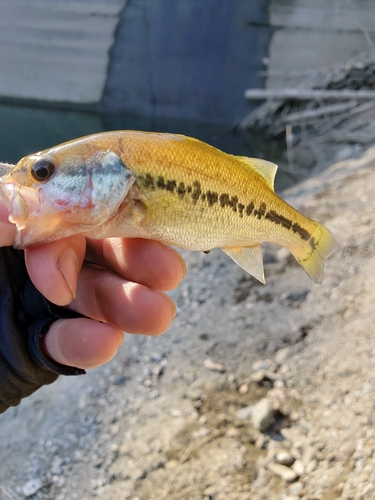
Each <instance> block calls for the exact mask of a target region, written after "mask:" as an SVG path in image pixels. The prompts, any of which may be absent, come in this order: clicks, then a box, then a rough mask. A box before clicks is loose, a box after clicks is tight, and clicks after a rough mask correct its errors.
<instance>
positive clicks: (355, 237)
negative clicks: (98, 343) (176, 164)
mask: <svg viewBox="0 0 375 500" xmlns="http://www.w3.org/2000/svg"><path fill="white" fill-rule="evenodd" d="M374 186H375V149H370V150H368V151H367V152H365V153H364V155H363V156H361V157H360V158H358V159H349V160H345V161H344V162H341V163H338V164H335V165H333V166H332V167H331V168H329V169H328V170H326V171H325V172H323V173H320V174H319V175H318V176H317V177H314V178H310V179H308V180H306V181H305V182H304V183H302V184H299V185H297V186H295V187H294V188H293V189H291V190H289V191H288V192H287V193H284V195H283V196H284V197H285V198H286V199H287V200H288V201H289V202H290V203H291V204H293V205H294V206H296V207H297V208H298V209H300V210H301V211H303V212H304V213H305V214H306V215H308V216H311V217H313V218H316V219H318V220H320V221H322V222H324V223H325V224H326V225H327V226H328V227H329V228H330V229H331V230H332V231H333V233H334V234H335V236H336V238H337V241H338V245H339V248H338V250H337V251H336V253H335V254H334V255H333V256H332V257H331V258H330V259H329V260H328V261H327V262H326V266H325V279H324V281H323V284H322V285H315V284H314V283H312V282H311V281H310V280H309V279H308V277H307V276H306V275H305V274H304V272H303V270H302V269H301V268H300V267H299V266H298V265H297V264H296V263H295V262H294V260H293V258H292V257H290V256H289V254H288V253H287V252H286V251H284V250H283V249H280V248H279V247H271V246H270V247H266V248H265V252H264V253H265V262H266V265H265V270H266V279H267V285H266V286H264V285H261V284H260V283H258V282H256V281H255V280H254V279H251V278H250V277H249V276H248V275H246V273H245V272H244V271H242V270H241V269H240V268H239V267H238V266H236V265H235V264H234V263H233V262H232V261H231V260H230V259H228V258H227V257H226V256H225V255H224V254H222V253H221V252H220V251H213V252H211V253H210V254H209V255H204V254H203V253H202V254H200V253H192V252H190V253H189V252H186V253H184V256H185V257H186V260H187V262H188V267H189V272H188V275H187V277H186V279H185V280H184V282H183V284H182V285H181V286H180V288H179V289H178V290H176V291H175V292H173V293H172V296H173V297H174V299H175V300H176V302H177V304H178V316H177V318H176V319H175V321H174V323H173V326H172V328H171V329H170V331H169V332H167V333H166V334H165V335H163V336H162V337H160V338H147V337H141V336H127V338H126V342H125V344H124V346H123V347H122V348H121V349H120V351H119V353H118V356H117V357H116V358H115V359H114V360H112V361H111V362H110V363H108V364H107V365H105V366H104V367H102V368H100V369H96V370H92V371H90V372H89V373H88V374H87V375H85V376H83V377H78V378H64V377H61V378H60V379H59V380H58V381H57V382H56V383H55V384H53V385H52V386H49V387H44V388H43V389H41V390H40V391H38V392H37V393H35V394H34V395H33V396H32V397H30V398H29V399H27V400H25V401H24V402H23V403H22V404H21V405H20V406H19V407H18V408H14V409H11V410H9V411H8V412H6V413H5V414H3V415H2V416H0V449H1V458H2V465H1V467H0V499H1V500H3V499H4V500H8V499H14V500H18V499H23V498H30V499H35V500H44V499H56V500H70V499H72V500H73V499H78V500H90V499H93V498H100V499H102V500H128V499H129V500H172V499H173V500H179V499H181V500H200V499H201V500H224V499H225V500H246V499H251V500H261V499H262V500H263V499H264V500H273V499H275V500H276V499H277V500H279V499H281V500H298V499H300V498H302V499H304V500H315V499H323V500H334V499H347V500H349V499H352V500H357V499H358V500H359V499H372V498H374V499H375V454H374V450H375V427H374V424H375V416H374V415H375V413H374V409H375V335H374V319H375V273H374V268H375V242H374V231H375V196H374Z"/></svg>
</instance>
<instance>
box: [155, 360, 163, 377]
mask: <svg viewBox="0 0 375 500" xmlns="http://www.w3.org/2000/svg"><path fill="white" fill-rule="evenodd" d="M163 371H164V366H163V365H162V363H157V364H156V365H154V366H153V367H152V375H153V376H154V377H156V378H159V377H160V376H161V375H162V374H163Z"/></svg>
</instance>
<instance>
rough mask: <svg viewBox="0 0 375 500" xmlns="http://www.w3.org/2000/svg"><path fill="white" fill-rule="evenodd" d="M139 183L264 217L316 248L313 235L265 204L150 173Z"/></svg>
mask: <svg viewBox="0 0 375 500" xmlns="http://www.w3.org/2000/svg"><path fill="white" fill-rule="evenodd" d="M137 181H138V183H139V184H140V185H141V186H142V187H144V188H146V189H151V190H154V189H164V190H166V191H169V192H171V193H174V192H176V193H177V194H178V195H179V196H180V197H182V198H183V197H184V196H185V195H186V194H189V195H190V196H191V199H192V202H193V203H194V204H196V203H197V202H198V200H199V199H201V200H202V201H203V202H207V204H208V206H209V207H212V206H213V205H214V204H215V203H219V205H220V206H221V207H222V208H225V207H230V208H231V209H232V210H233V211H234V212H237V213H238V215H239V216H240V217H243V216H244V214H245V215H247V216H250V215H253V216H254V217H257V218H258V219H259V220H261V219H262V218H263V217H264V218H265V219H267V220H269V221H270V222H273V223H275V224H280V225H281V226H282V227H284V228H285V229H288V230H292V231H293V232H294V233H296V234H298V235H299V236H300V237H301V239H302V240H304V241H309V240H310V245H311V247H312V248H314V245H315V241H314V239H313V238H311V234H310V233H309V232H308V231H307V230H306V229H304V228H303V227H301V226H300V225H299V224H298V223H297V222H295V223H293V221H292V220H290V219H288V218H287V217H284V216H283V215H281V214H278V213H277V212H275V211H274V210H269V211H267V206H266V204H265V203H261V204H260V205H259V207H257V208H256V207H255V205H254V202H252V201H251V202H250V203H248V204H247V205H244V204H242V203H239V201H238V197H237V196H230V195H229V194H228V193H221V194H220V195H219V193H215V192H214V191H206V192H205V193H204V192H202V187H201V184H200V182H198V181H194V182H193V183H192V184H191V185H185V183H184V182H177V181H176V180H174V179H167V180H165V179H164V177H163V176H162V175H159V176H157V177H156V178H155V177H153V176H152V175H151V174H149V173H148V174H145V175H139V176H138V178H137Z"/></svg>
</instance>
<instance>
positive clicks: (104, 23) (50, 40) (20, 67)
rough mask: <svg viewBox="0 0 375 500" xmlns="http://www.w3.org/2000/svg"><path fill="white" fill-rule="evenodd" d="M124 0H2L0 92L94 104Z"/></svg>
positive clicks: (100, 88) (9, 96)
mask: <svg viewBox="0 0 375 500" xmlns="http://www.w3.org/2000/svg"><path fill="white" fill-rule="evenodd" d="M125 3H126V0H90V1H86V0H53V1H51V0H33V1H30V0H17V1H14V0H1V2H0V96H2V97H6V98H16V99H17V98H18V99H35V100H39V101H63V102H64V101H65V102H70V103H81V104H82V103H95V102H98V101H99V100H100V98H101V95H102V92H103V87H104V84H105V81H106V75H107V66H108V59H109V55H108V54H109V49H110V47H111V46H112V45H113V41H114V30H115V28H116V25H117V23H118V16H119V13H120V12H121V10H122V8H123V7H124V5H125Z"/></svg>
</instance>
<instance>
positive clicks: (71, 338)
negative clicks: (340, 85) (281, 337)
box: [0, 202, 186, 369]
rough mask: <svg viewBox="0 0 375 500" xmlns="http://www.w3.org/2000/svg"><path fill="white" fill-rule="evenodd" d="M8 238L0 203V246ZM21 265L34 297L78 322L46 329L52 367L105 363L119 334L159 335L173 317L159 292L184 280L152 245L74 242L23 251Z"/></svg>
mask: <svg viewBox="0 0 375 500" xmlns="http://www.w3.org/2000/svg"><path fill="white" fill-rule="evenodd" d="M15 232H16V230H15V226H14V225H13V224H11V223H10V222H8V212H7V209H6V208H5V206H4V205H3V204H2V203H1V202H0V246H10V245H12V242H13V239H14V236H15ZM25 261H26V266H27V270H28V274H29V276H30V279H31V281H32V282H33V283H34V285H35V287H36V288H37V289H38V290H39V292H40V293H42V294H43V295H44V296H45V297H46V298H47V299H48V300H49V301H50V302H52V303H54V304H56V305H58V306H63V307H66V308H68V309H70V310H72V311H75V312H77V313H79V314H82V315H84V316H86V318H71V319H59V320H57V321H55V322H54V323H52V325H51V326H50V328H49V330H48V332H47V334H46V335H45V337H44V345H43V348H44V351H45V354H46V355H47V356H48V357H50V358H51V359H53V360H54V361H57V362H58V363H60V364H63V365H67V366H75V367H77V368H83V369H86V368H93V367H95V366H99V365H101V364H103V363H105V362H106V361H108V360H109V359H111V358H112V357H113V356H114V355H115V354H116V352H117V349H118V347H119V346H120V344H121V343H122V341H123V331H126V332H129V333H143V334H148V335H159V334H161V333H163V332H164V331H165V330H167V329H168V327H169V324H170V322H171V321H172V319H173V318H174V316H175V313H176V309H175V305H174V303H173V301H172V299H171V298H170V297H168V296H167V295H166V294H164V293H162V291H167V290H171V289H172V288H175V287H176V286H177V285H178V284H179V282H180V281H181V279H182V278H183V277H184V275H185V272H186V267H185V264H184V262H183V260H182V258H181V257H180V255H179V254H178V253H177V252H176V251H175V250H173V249H171V248H169V247H167V246H165V245H163V244H161V243H159V242H156V241H147V240H140V239H119V238H111V239H105V240H91V239H87V238H85V237H83V236H82V235H79V236H71V237H69V238H65V239H63V240H59V241H54V242H51V243H47V244H44V245H40V246H38V247H34V248H27V249H26V250H25ZM84 261H85V262H84ZM87 261H90V262H91V263H88V262H87Z"/></svg>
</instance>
